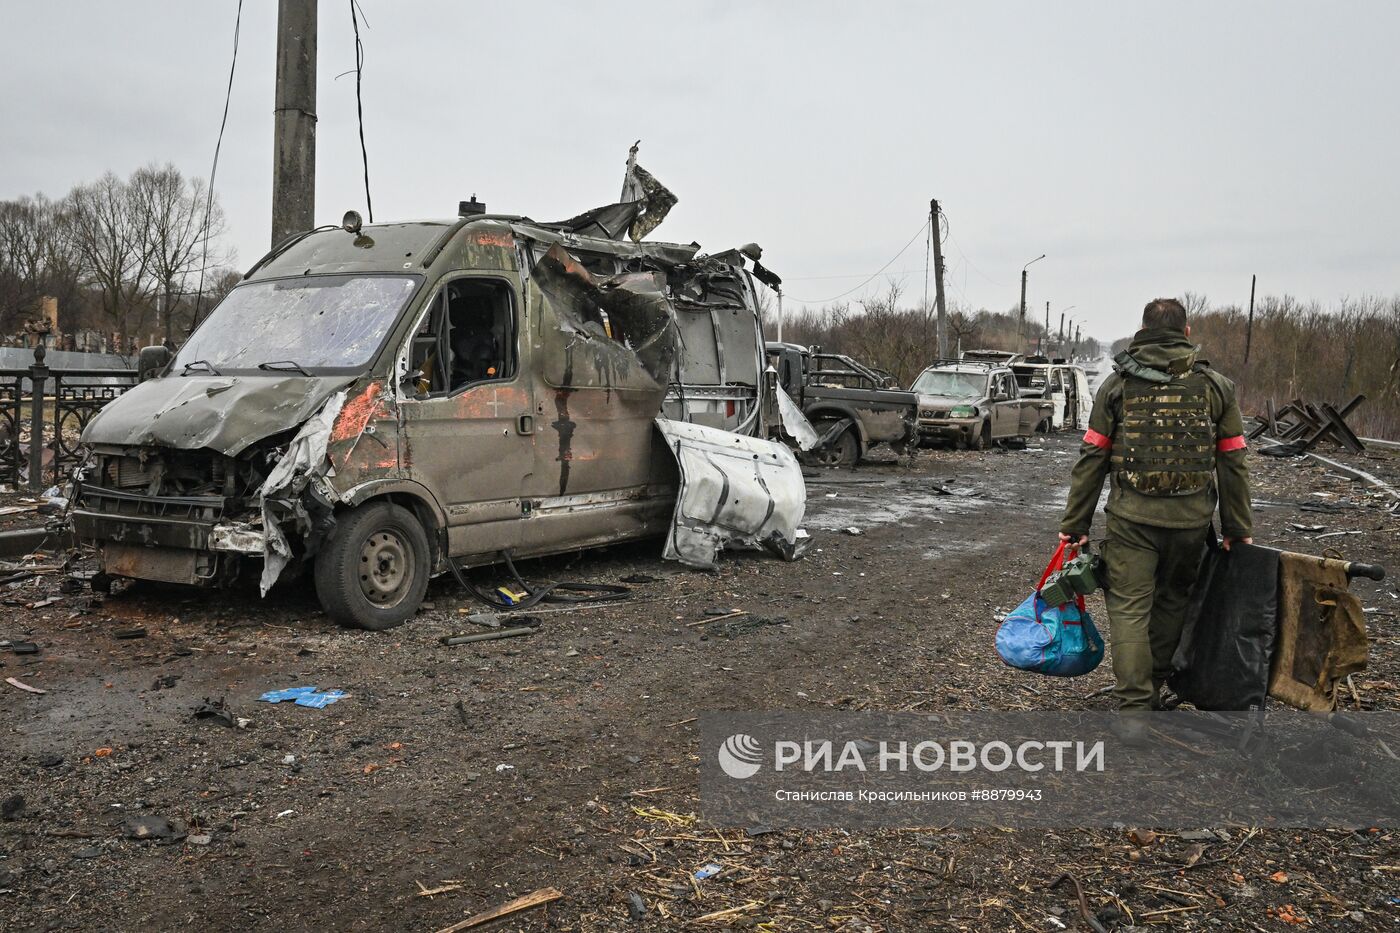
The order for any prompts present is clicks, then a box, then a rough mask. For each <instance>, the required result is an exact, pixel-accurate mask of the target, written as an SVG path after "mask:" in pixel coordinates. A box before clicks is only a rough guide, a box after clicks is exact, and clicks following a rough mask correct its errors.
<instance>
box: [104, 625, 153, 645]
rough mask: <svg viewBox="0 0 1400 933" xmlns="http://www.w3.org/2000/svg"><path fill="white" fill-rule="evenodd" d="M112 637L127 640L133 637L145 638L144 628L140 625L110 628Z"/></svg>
mask: <svg viewBox="0 0 1400 933" xmlns="http://www.w3.org/2000/svg"><path fill="white" fill-rule="evenodd" d="M112 637H113V638H115V639H118V640H119V641H129V640H131V639H134V638H145V637H146V629H145V628H144V627H143V626H140V625H137V626H133V627H132V628H118V629H112Z"/></svg>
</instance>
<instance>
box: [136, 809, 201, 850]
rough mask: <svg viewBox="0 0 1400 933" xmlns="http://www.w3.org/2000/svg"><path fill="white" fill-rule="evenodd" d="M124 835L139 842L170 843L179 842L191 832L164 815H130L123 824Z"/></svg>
mask: <svg viewBox="0 0 1400 933" xmlns="http://www.w3.org/2000/svg"><path fill="white" fill-rule="evenodd" d="M122 835H124V836H126V838H128V839H134V840H136V841H137V842H157V843H160V844H162V845H168V844H169V843H172V842H179V841H180V840H181V839H184V838H185V837H186V836H188V835H189V832H188V831H187V830H185V829H182V828H180V826H179V825H177V824H175V823H172V822H171V821H170V820H167V819H166V818H165V817H163V816H155V815H154V814H152V815H147V816H130V817H127V819H126V822H124V823H123V824H122Z"/></svg>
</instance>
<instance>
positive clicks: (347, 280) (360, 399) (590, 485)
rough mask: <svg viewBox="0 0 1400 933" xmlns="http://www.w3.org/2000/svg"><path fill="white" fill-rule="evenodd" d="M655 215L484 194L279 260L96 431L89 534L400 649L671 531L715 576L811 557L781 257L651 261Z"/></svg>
mask: <svg viewBox="0 0 1400 933" xmlns="http://www.w3.org/2000/svg"><path fill="white" fill-rule="evenodd" d="M629 208H631V210H630V211H629ZM636 213H637V212H636V210H635V205H628V204H615V205H611V206H609V207H605V208H599V209H597V210H595V211H591V212H589V213H587V214H584V215H581V216H579V217H576V218H573V219H572V220H569V221H563V222H560V223H535V222H533V221H531V220H529V219H528V218H525V217H518V216H506V215H490V214H486V213H485V212H484V207H483V206H482V205H480V204H479V203H477V202H476V201H475V198H473V200H472V201H470V202H463V203H462V205H461V208H460V213H459V216H458V217H457V218H456V219H453V220H446V221H422V222H411V223H387V224H376V225H363V224H361V222H360V220H359V217H358V215H355V214H354V212H353V211H352V212H350V213H349V214H347V215H346V220H345V222H344V224H343V225H342V226H341V227H335V226H332V227H320V228H317V229H316V230H312V231H308V232H306V233H302V234H299V235H296V236H293V237H290V238H288V239H287V240H286V241H284V242H282V243H281V244H279V245H278V246H277V247H275V248H274V249H273V250H272V251H271V252H270V253H268V255H267V256H265V257H264V258H263V259H262V260H261V261H259V262H258V263H257V265H255V266H254V267H253V268H252V269H251V270H250V271H249V272H248V273H247V275H245V276H244V279H243V281H242V282H241V283H240V284H239V285H238V286H237V287H236V288H234V289H233V290H232V291H231V292H230V293H229V295H228V296H227V297H226V298H225V299H224V300H223V301H222V302H221V303H220V304H219V305H218V306H217V307H216V308H215V309H214V310H213V311H211V312H210V313H209V315H208V316H207V317H206V318H205V319H204V320H203V321H202V322H200V324H199V326H198V327H197V328H196V329H195V330H194V332H193V333H192V334H191V335H190V337H189V339H188V341H187V342H186V343H185V344H184V346H183V347H181V348H180V350H179V352H178V353H177V354H175V355H174V357H173V359H172V358H169V354H168V353H165V354H164V357H162V352H163V351H161V348H148V349H147V350H146V351H143V354H142V357H143V360H142V369H143V372H145V371H151V372H154V373H155V374H156V375H155V378H150V379H146V380H143V381H142V382H141V383H140V384H139V385H137V386H136V387H134V388H133V389H131V390H130V391H128V392H127V393H125V394H124V395H122V396H121V397H119V398H118V399H116V400H115V401H113V402H112V403H110V404H109V405H108V406H107V407H106V408H104V409H103V410H102V411H101V412H100V413H99V414H98V415H97V416H96V417H94V418H93V419H92V421H91V422H90V423H89V424H88V426H87V428H86V429H85V431H84V433H83V436H82V441H83V443H84V445H86V447H87V448H88V450H89V452H90V454H89V459H88V461H87V463H86V464H85V465H84V466H83V467H82V468H81V469H80V470H79V471H78V472H77V473H76V474H75V477H74V489H73V496H74V508H73V511H72V521H73V525H74V530H75V533H76V534H77V536H78V538H79V539H80V540H81V541H83V542H85V543H88V544H91V545H94V546H95V547H96V549H97V551H98V554H99V558H100V561H101V571H100V574H101V575H100V576H99V578H98V582H99V583H100V582H102V581H105V580H108V579H110V578H113V577H126V578H138V579H147V580H158V581H166V582H174V583H183V584H196V585H226V584H228V583H230V582H232V580H233V579H234V577H235V576H236V575H237V574H238V573H239V571H240V568H242V567H244V566H245V565H248V566H252V567H254V568H256V567H257V565H258V563H259V562H260V563H261V569H260V573H261V578H260V586H261V590H262V592H263V593H264V594H266V592H267V591H268V589H269V588H270V587H271V586H272V585H273V583H275V582H276V581H277V580H279V579H287V578H290V577H293V576H294V575H296V574H297V573H299V572H301V571H309V572H310V573H311V575H312V578H313V579H314V583H315V588H316V592H317V595H318V597H319V599H320V602H321V604H322V605H323V607H324V608H325V609H326V611H327V612H328V613H329V614H330V615H331V616H332V617H334V618H335V619H337V620H338V621H340V622H342V623H346V624H353V625H358V626H361V627H364V628H370V629H383V628H388V627H391V626H393V625H397V624H399V623H401V622H403V621H404V620H405V619H407V618H409V617H410V616H411V615H412V614H413V613H414V612H415V611H416V610H417V607H418V605H419V603H420V602H421V600H422V598H423V595H424V593H425V591H426V587H427V584H428V579H429V577H430V576H431V575H433V574H434V573H437V572H442V571H443V570H445V569H449V562H451V563H452V565H453V566H455V567H458V568H460V567H470V566H480V565H484V564H490V563H494V562H497V561H499V560H501V559H502V556H503V555H505V556H537V555H545V554H551V553H558V552H562V551H568V550H575V549H580V548H586V547H590V546H595V545H602V544H607V543H611V542H616V541H620V540H624V539H631V538H639V537H644V536H661V535H665V536H666V556H668V557H673V558H677V559H680V560H682V561H684V562H685V563H688V564H691V565H694V566H701V567H703V566H711V565H713V560H714V555H715V552H716V551H717V550H718V549H719V547H721V546H723V545H724V544H725V543H728V542H729V541H730V540H731V539H735V538H737V539H739V540H741V541H744V542H747V543H759V544H766V545H768V546H769V547H771V548H773V549H775V550H778V551H779V552H780V553H783V554H784V555H785V556H789V557H791V556H793V555H794V554H795V551H796V545H797V528H796V524H797V522H798V521H800V518H801V514H802V510H803V503H804V501H805V489H804V488H803V485H802V479H801V472H800V469H799V468H798V466H797V463H796V460H795V458H794V457H793V455H792V454H791V453H790V452H789V451H788V450H787V448H786V447H784V446H783V445H781V444H777V443H773V442H769V441H765V440H763V437H764V436H766V435H767V434H769V433H770V432H771V431H773V430H774V428H775V426H776V424H777V423H778V421H779V419H780V417H781V416H780V415H779V413H778V408H777V403H776V401H775V400H774V399H773V397H772V395H771V392H769V393H765V379H764V368H765V367H764V359H763V344H762V338H761V322H760V320H759V316H758V314H759V312H758V302H757V299H756V297H755V287H754V283H753V279H752V274H753V273H752V271H751V270H750V269H749V267H748V266H747V265H746V258H747V259H748V260H750V261H753V262H754V264H755V266H756V265H757V263H756V259H757V253H758V251H757V247H754V246H748V247H745V248H744V251H743V252H740V251H738V250H733V251H729V252H724V253H719V254H715V255H708V256H707V255H702V254H701V253H700V251H699V246H698V244H693V243H692V244H690V245H679V244H673V243H661V242H639V241H632V242H629V241H627V240H626V239H623V238H622V236H621V234H622V233H624V232H626V231H627V230H628V225H629V223H631V222H632V220H633V219H635V217H636ZM759 268H761V267H759ZM769 381H770V382H771V381H772V377H770V380H769ZM663 415H664V416H663ZM678 462H679V467H678ZM678 497H679V499H678Z"/></svg>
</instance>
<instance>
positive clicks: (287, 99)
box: [272, 0, 316, 246]
mask: <svg viewBox="0 0 1400 933" xmlns="http://www.w3.org/2000/svg"><path fill="white" fill-rule="evenodd" d="M273 113H274V114H275V122H274V126H273V137H272V243H273V245H274V246H275V245H276V244H277V243H280V242H281V241H282V240H284V239H286V238H287V237H289V236H291V235H292V234H293V233H300V232H301V231H303V230H310V229H311V228H312V227H314V226H315V225H316V0H278V3H277V92H276V101H275V103H274V109H273Z"/></svg>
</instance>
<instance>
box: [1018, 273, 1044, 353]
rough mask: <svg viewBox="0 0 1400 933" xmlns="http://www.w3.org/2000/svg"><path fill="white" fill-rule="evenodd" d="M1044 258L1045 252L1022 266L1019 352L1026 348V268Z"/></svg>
mask: <svg viewBox="0 0 1400 933" xmlns="http://www.w3.org/2000/svg"><path fill="white" fill-rule="evenodd" d="M1044 258H1045V254H1044V253H1041V254H1040V255H1039V256H1037V257H1035V258H1034V259H1032V260H1031V261H1030V262H1028V263H1026V264H1025V265H1024V266H1022V267H1021V346H1020V350H1019V351H1018V352H1024V351H1025V349H1026V278H1027V275H1028V273H1027V272H1026V270H1027V269H1029V268H1030V267H1031V263H1035V262H1040V261H1041V260H1042V259H1044Z"/></svg>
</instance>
